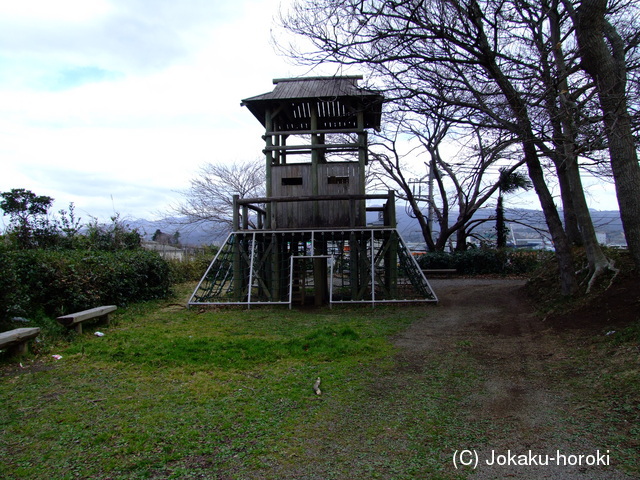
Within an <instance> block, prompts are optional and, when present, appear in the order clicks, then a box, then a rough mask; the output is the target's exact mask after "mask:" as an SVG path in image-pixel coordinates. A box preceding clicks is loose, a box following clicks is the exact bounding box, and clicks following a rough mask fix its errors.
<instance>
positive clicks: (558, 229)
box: [468, 0, 578, 295]
mask: <svg viewBox="0 0 640 480" xmlns="http://www.w3.org/2000/svg"><path fill="white" fill-rule="evenodd" d="M468 15H469V19H470V20H471V21H472V22H473V23H474V25H475V26H476V28H477V29H478V40H477V42H478V45H479V49H480V53H479V56H478V57H479V60H480V61H481V62H482V63H483V66H484V68H485V70H486V71H487V73H488V75H489V76H490V77H491V78H492V79H493V80H494V81H495V82H496V85H497V86H498V87H499V88H500V90H501V91H502V94H503V95H504V96H505V98H506V100H507V102H508V104H509V107H510V108H511V112H512V114H513V116H514V119H515V122H516V124H517V126H518V134H519V136H520V141H521V142H522V149H523V153H524V158H525V162H526V164H527V168H528V170H529V178H530V179H531V182H532V183H533V187H534V189H535V191H536V193H537V194H538V198H539V199H540V205H541V206H542V211H543V213H544V217H545V220H546V222H547V227H548V228H549V233H550V234H551V238H552V239H553V243H554V247H555V252H556V259H557V261H558V271H559V275H560V289H561V291H562V294H563V295H573V294H574V293H575V292H576V291H577V290H578V282H577V280H576V275H575V268H574V263H573V255H572V253H571V245H570V244H569V240H568V238H567V235H566V234H565V232H564V229H563V227H562V221H561V220H560V215H559V214H558V210H557V209H556V206H555V203H554V201H553V196H552V195H551V192H550V191H549V188H548V187H547V184H546V181H545V178H544V171H543V170H542V165H540V159H539V157H538V152H537V150H536V147H535V141H534V139H535V136H534V134H533V129H532V127H531V121H530V119H529V113H528V111H527V106H526V104H525V102H524V100H523V99H522V98H521V96H520V94H519V93H518V91H517V90H516V89H515V88H514V87H513V85H512V83H511V81H510V80H509V79H508V78H507V76H506V75H505V74H504V73H503V72H502V70H501V69H500V67H499V66H498V64H497V62H496V55H495V53H494V52H493V50H492V49H491V46H490V44H489V41H488V39H487V37H486V35H485V33H484V29H483V25H482V22H483V20H482V13H481V9H480V6H479V5H478V3H477V2H476V1H475V0H472V1H471V3H470V6H469V9H468Z"/></svg>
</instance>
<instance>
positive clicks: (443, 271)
mask: <svg viewBox="0 0 640 480" xmlns="http://www.w3.org/2000/svg"><path fill="white" fill-rule="evenodd" d="M422 272H423V273H424V274H425V275H426V276H430V275H455V274H456V273H458V270H456V269H455V268H426V269H423V270H422Z"/></svg>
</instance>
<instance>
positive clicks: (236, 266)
mask: <svg viewBox="0 0 640 480" xmlns="http://www.w3.org/2000/svg"><path fill="white" fill-rule="evenodd" d="M239 199H240V195H234V196H233V231H234V232H235V233H234V236H233V295H234V299H235V300H238V301H239V300H241V298H240V297H241V295H242V283H243V282H242V264H241V260H242V256H241V255H240V234H239V230H240V205H238V200H239Z"/></svg>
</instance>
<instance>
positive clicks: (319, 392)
mask: <svg viewBox="0 0 640 480" xmlns="http://www.w3.org/2000/svg"><path fill="white" fill-rule="evenodd" d="M313 391H314V392H316V395H322V391H321V390H320V377H318V378H316V382H315V383H314V384H313Z"/></svg>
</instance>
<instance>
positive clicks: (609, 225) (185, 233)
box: [126, 207, 624, 246]
mask: <svg viewBox="0 0 640 480" xmlns="http://www.w3.org/2000/svg"><path fill="white" fill-rule="evenodd" d="M505 214H506V217H507V224H508V226H509V228H510V229H512V230H513V231H514V233H516V234H517V235H518V236H527V235H528V234H531V235H536V236H539V234H538V233H536V230H542V231H546V230H547V226H546V222H545V219H544V214H543V213H542V211H541V210H526V209H507V210H506V212H505ZM561 215H562V213H561ZM456 216H457V212H452V213H451V214H450V223H451V224H452V223H453V222H455V220H456ZM494 216H495V210H493V209H491V208H483V209H480V210H479V211H478V212H477V213H476V214H475V215H474V219H489V220H488V221H487V222H486V223H485V224H483V225H481V226H479V227H478V228H477V229H476V231H479V232H485V231H487V232H492V231H493V230H494V227H495V220H494V219H493V217H494ZM591 217H592V219H593V223H594V225H595V227H596V232H598V233H599V234H600V235H601V236H602V237H603V238H604V237H605V236H606V242H607V243H612V244H620V243H623V242H624V235H623V231H622V221H621V220H620V212H618V211H597V210H593V211H592V212H591ZM396 219H397V223H398V231H399V232H400V234H401V235H402V237H403V238H404V240H405V241H406V242H424V239H423V238H422V233H421V231H420V228H419V226H418V222H417V221H416V220H415V219H414V218H412V217H411V216H410V215H409V214H408V212H407V211H406V210H405V208H404V207H397V208H396ZM376 221H377V214H376V213H375V212H370V213H368V214H367V222H368V223H375V222H376ZM514 221H517V222H521V223H525V224H527V225H529V226H530V227H532V228H528V227H526V226H524V225H521V224H520V223H513V222H514ZM126 223H127V224H128V225H129V227H130V228H136V229H137V230H138V231H139V232H140V233H141V234H142V235H143V237H144V239H145V240H151V238H152V237H153V235H154V233H155V232H156V231H157V230H160V231H161V232H163V233H165V234H168V235H173V234H174V233H175V232H179V234H180V235H179V239H180V243H182V244H183V245H194V246H198V245H212V244H213V245H220V244H221V243H222V242H224V240H225V239H226V237H227V235H228V234H229V231H228V230H226V229H223V228H220V227H217V226H213V227H211V228H206V227H193V226H189V225H184V222H182V221H181V219H180V218H175V217H174V218H167V219H163V220H145V219H138V220H131V221H128V222H126ZM601 241H603V243H604V240H601Z"/></svg>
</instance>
